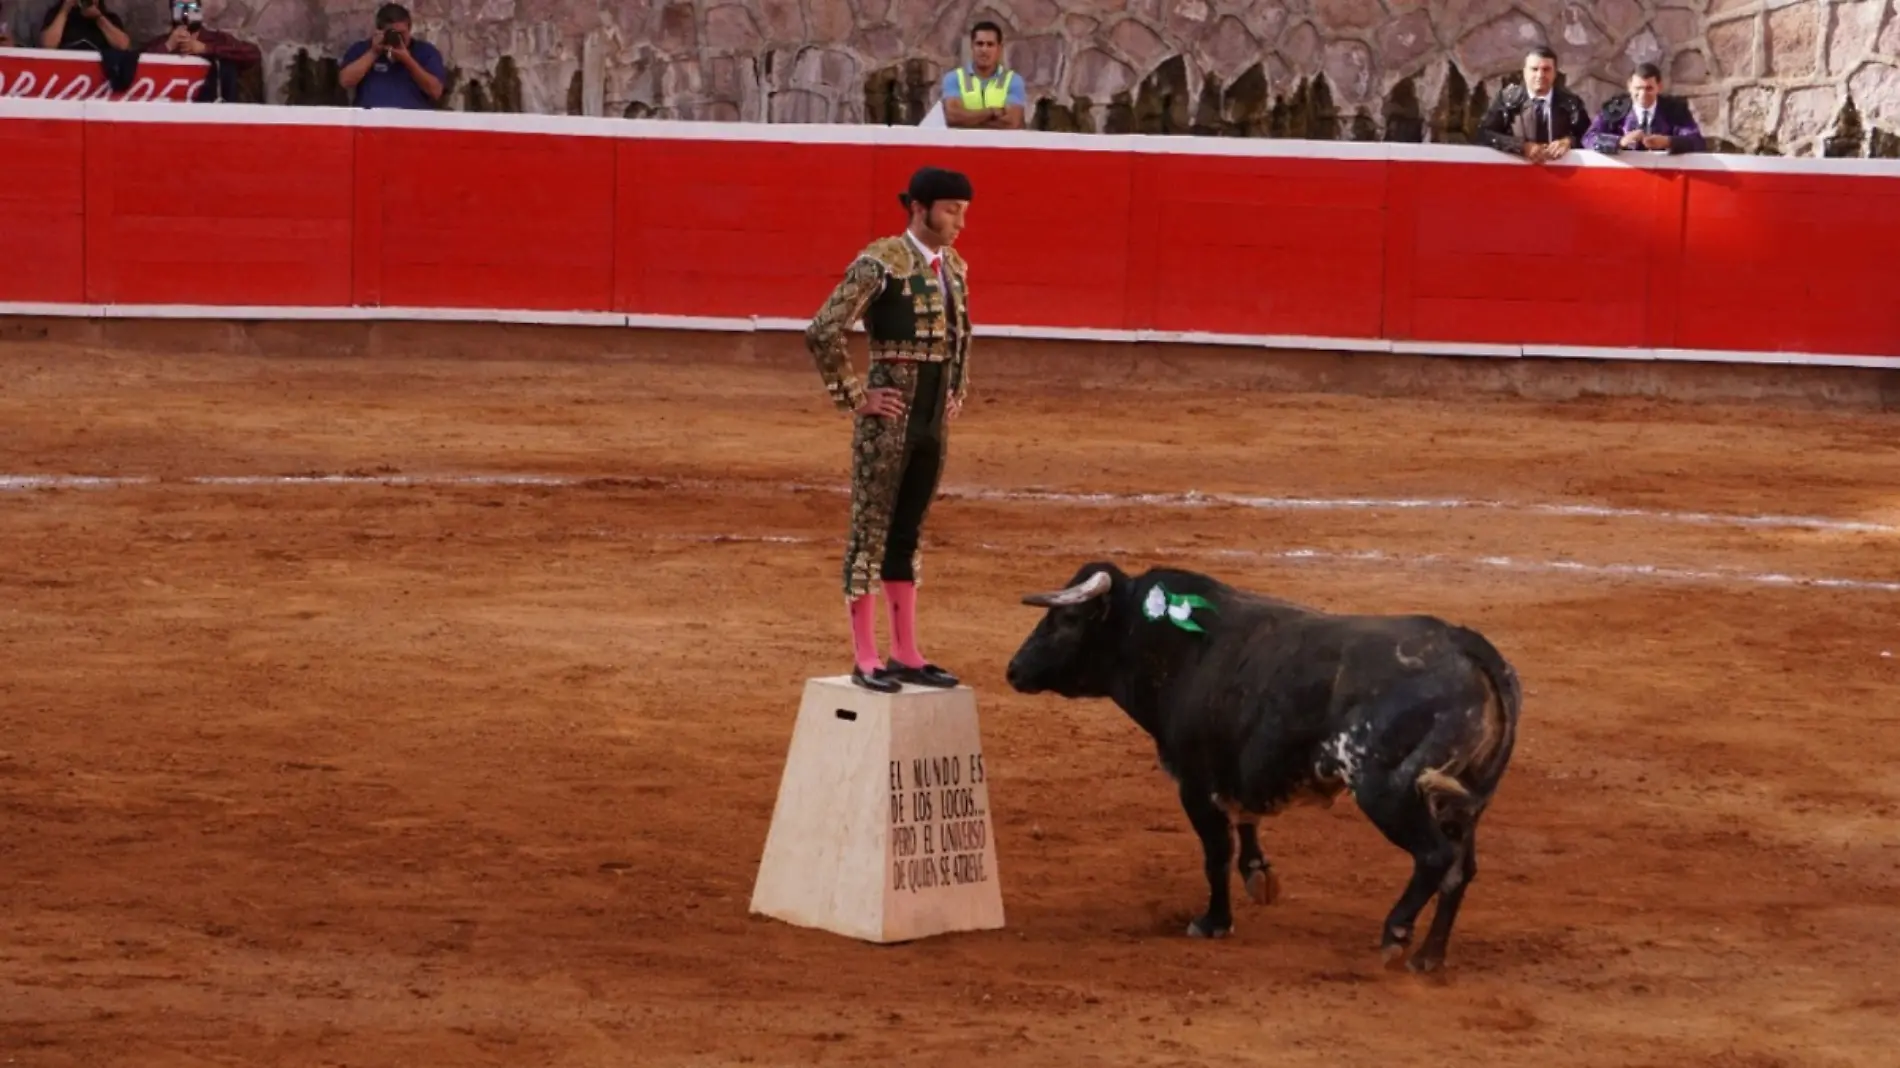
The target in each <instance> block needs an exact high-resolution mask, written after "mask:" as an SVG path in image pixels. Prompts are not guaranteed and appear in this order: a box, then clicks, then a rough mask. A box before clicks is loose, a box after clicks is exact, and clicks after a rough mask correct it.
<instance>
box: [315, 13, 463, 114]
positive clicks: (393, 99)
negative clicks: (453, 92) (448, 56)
mask: <svg viewBox="0 0 1900 1068" xmlns="http://www.w3.org/2000/svg"><path fill="white" fill-rule="evenodd" d="M448 79H449V71H448V66H447V65H446V64H444V63H443V62H442V53H441V52H439V51H437V50H436V47H435V46H434V45H432V44H430V43H429V42H427V41H420V40H417V39H416V38H415V37H413V36H411V34H410V19H409V9H408V8H406V7H403V6H402V5H401V4H384V5H383V6H382V7H379V8H377V9H376V33H375V35H374V36H372V37H371V38H370V39H369V40H367V41H358V42H356V43H355V44H353V45H351V46H350V49H349V51H347V52H345V53H343V67H342V69H341V70H338V71H337V75H336V80H337V84H338V85H341V86H342V87H343V88H345V89H354V90H355V91H356V96H355V97H354V100H355V103H356V106H357V107H359V108H413V109H418V110H430V109H433V108H434V107H435V106H436V103H437V101H439V100H441V99H442V87H443V85H444V84H445V83H446V82H447V81H448Z"/></svg>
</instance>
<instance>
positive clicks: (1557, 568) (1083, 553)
mask: <svg viewBox="0 0 1900 1068" xmlns="http://www.w3.org/2000/svg"><path fill="white" fill-rule="evenodd" d="M649 537H650V538H651V539H652V540H655V541H680V542H693V543H699V544H715V545H718V544H742V545H744V544H752V545H829V544H831V543H832V540H833V539H825V538H811V537H802V536H798V535H765V534H654V535H649ZM976 548H978V549H980V550H982V551H984V552H995V553H1011V554H1016V555H1030V556H1064V557H1074V558H1076V559H1077V560H1081V559H1083V558H1087V559H1091V560H1098V559H1108V558H1114V557H1133V558H1143V557H1146V558H1149V559H1169V558H1174V557H1194V556H1207V557H1214V558H1218V559H1226V560H1255V561H1262V562H1281V563H1369V564H1396V565H1399V566H1403V567H1454V568H1465V569H1471V568H1493V569H1499V570H1506V571H1528V572H1542V573H1551V574H1573V575H1587V576H1591V577H1594V578H1634V579H1660V580H1663V581H1674V582H1700V583H1715V584H1732V585H1751V586H1782V587H1790V588H1813V589H1831V590H1855V591H1860V592H1871V593H1900V582H1883V581H1880V580H1877V579H1856V578H1836V577H1828V576H1809V575H1784V574H1778V573H1773V572H1766V573H1764V572H1753V571H1731V570H1707V569H1701V568H1688V567H1665V566H1663V565H1660V564H1590V563H1584V562H1582V561H1577V560H1523V559H1519V558H1517V557H1512V556H1462V557H1461V556H1445V555H1442V554H1439V553H1423V554H1405V553H1389V552H1385V551H1383V550H1379V549H1353V550H1345V551H1334V550H1330V549H1280V550H1264V549H1219V548H1208V547H1206V546H1185V547H1182V548H1173V549H1169V548H1161V549H1152V548H1151V549H1130V548H1125V547H1113V546H1094V547H1091V548H1085V549H1084V548H1072V547H1059V546H1042V547H1035V546H1020V545H997V544H993V543H990V542H978V543H977V545H976Z"/></svg>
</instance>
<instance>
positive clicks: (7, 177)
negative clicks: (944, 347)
mask: <svg viewBox="0 0 1900 1068" xmlns="http://www.w3.org/2000/svg"><path fill="white" fill-rule="evenodd" d="M924 163H934V164H941V165H945V166H952V167H956V168H958V169H961V170H963V171H966V172H967V173H969V174H970V175H971V176H972V179H973V181H974V184H975V188H976V199H975V201H974V203H973V205H972V209H971V213H970V225H969V229H968V230H967V231H966V233H965V235H964V237H963V239H962V240H960V242H959V248H960V249H961V250H962V251H963V253H964V255H965V256H966V257H967V258H968V260H969V261H970V264H971V274H970V284H971V287H972V296H971V312H972V314H973V316H974V317H975V320H976V323H977V324H978V325H977V327H976V331H977V333H978V334H979V335H980V336H1015V337H1032V338H1076V339H1096V340H1102V341H1114V342H1139V341H1152V342H1199V343H1207V344H1219V345H1237V346H1254V347H1282V348H1301V349H1320V350H1340V351H1371V352H1418V353H1447V354H1459V355H1490V356H1507V357H1508V356H1582V357H1594V358H1605V357H1608V358H1617V359H1635V360H1654V359H1670V360H1674V359H1687V360H1715V361H1751V362H1763V361H1766V362H1777V363H1791V364H1792V363H1804V364H1842V365H1851V366H1868V367H1876V366H1878V367H1900V356H1896V355H1895V354H1896V352H1900V346H1896V341H1900V301H1895V300H1894V299H1893V297H1892V289H1891V278H1892V271H1891V266H1890V261H1891V256H1892V251H1891V250H1892V249H1894V248H1895V247H1900V162H1896V161H1890V160H1872V159H1801V158H1780V157H1762V156H1739V155H1719V154H1697V155H1684V156H1667V157H1656V156H1636V155H1617V156H1605V155H1599V154H1596V153H1591V152H1583V151H1577V152H1572V153H1571V154H1570V156H1569V157H1567V158H1566V159H1564V160H1562V161H1559V162H1557V163H1554V164H1546V165H1541V166H1540V165H1532V164H1529V163H1526V162H1524V161H1522V160H1519V159H1515V158H1512V157H1508V156H1505V155H1503V154H1501V153H1498V152H1494V151H1491V150H1489V149H1485V148H1480V147H1473V146H1459V145H1420V144H1392V143H1384V142H1319V141H1300V140H1273V139H1269V140H1255V139H1241V138H1198V137H1161V136H1150V135H1127V136H1115V135H1089V134H1052V133H1042V132H1033V131H1026V132H1010V131H963V130H950V129H919V128H916V127H888V126H870V125H846V124H823V125H767V124H757V123H697V122H672V121H652V120H624V119H601V118H586V117H573V116H548V115H513V114H492V113H477V114H471V113H462V112H443V111H428V112H416V111H366V110H359V109H351V108H310V107H296V108H291V107H256V106H242V105H218V106H213V105H178V106H156V105H153V104H142V103H115V102H85V103H81V102H61V101H36V100H27V99H0V235H3V236H4V240H5V245H6V247H7V253H8V254H7V255H6V256H5V257H4V258H0V312H9V313H13V314H40V315H77V316H96V317H188V318H215V319H244V320H256V319H420V320H428V319H440V320H476V321H499V322H531V323H574V324H598V325H607V326H634V327H642V326H651V327H671V328H688V329H708V330H798V329H802V328H803V326H804V325H805V323H806V322H807V321H808V319H809V316H810V315H811V314H812V312H813V311H815V310H816V309H817V307H818V305H819V304H820V303H821V302H822V301H823V300H824V298H825V295H826V293H827V292H828V291H829V289H830V287H831V286H832V285H833V284H834V283H835V282H836V281H837V279H838V277H839V275H840V274H841V272H842V271H843V269H844V266H845V264H846V263H847V262H848V261H849V260H850V259H851V257H852V256H853V255H854V254H855V253H856V252H857V250H858V249H859V248H860V247H862V246H863V245H864V244H865V243H866V242H868V241H869V240H871V239H872V238H873V237H875V236H877V235H881V234H887V233H895V232H896V231H897V230H899V229H900V228H901V226H902V225H903V212H902V209H901V208H900V206H899V205H898V202H897V192H898V191H899V190H900V189H902V188H903V186H904V182H905V179H906V178H907V176H908V175H909V173H910V172H911V170H912V169H913V168H915V167H916V166H918V165H920V164H924Z"/></svg>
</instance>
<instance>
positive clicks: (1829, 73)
mask: <svg viewBox="0 0 1900 1068" xmlns="http://www.w3.org/2000/svg"><path fill="white" fill-rule="evenodd" d="M122 2H123V0H122ZM135 2H137V3H140V4H149V5H150V7H151V10H150V11H146V10H144V8H143V7H132V8H129V9H128V11H127V15H128V17H129V21H133V22H134V23H135V24H136V23H138V22H140V21H147V22H152V23H154V24H155V23H156V22H157V21H158V20H160V19H162V18H163V15H162V10H163V8H162V4H161V3H160V0H135ZM1897 3H1900V0H1595V2H1591V3H1582V2H1577V0H1060V2H1059V0H413V2H412V3H410V8H411V10H412V11H414V12H415V13H416V16H417V25H418V29H419V32H420V34H421V35H422V36H424V37H426V38H427V39H429V40H431V41H433V42H435V43H436V44H437V46H438V47H441V48H442V49H443V51H444V53H445V55H446V56H447V58H448V62H449V64H450V66H451V68H452V72H453V81H452V99H451V102H450V104H449V105H448V106H450V107H454V108H457V109H464V110H491V111H492V110H501V111H528V112H544V113H547V112H555V113H571V114H587V115H624V116H630V117H644V116H657V117H663V118H673V119H684V120H695V119H700V120H704V119H727V120H730V119H739V120H745V121H756V122H876V123H914V122H916V121H917V119H918V118H920V117H921V116H922V114H923V112H924V111H925V110H927V109H928V107H929V105H930V104H931V103H932V102H933V101H934V99H935V89H934V86H935V84H936V81H937V79H938V77H939V76H940V75H941V73H942V72H943V71H945V70H947V69H948V68H949V67H950V66H952V65H954V64H956V63H958V62H960V61H961V60H962V59H963V57H964V55H965V42H966V40H967V38H968V28H969V26H970V25H971V24H972V23H973V22H975V21H976V20H978V19H980V18H990V19H993V20H995V21H996V22H998V23H1000V24H1002V25H1003V26H1004V27H1005V29H1006V32H1007V41H1006V46H1007V49H1008V53H1007V54H1008V57H1009V62H1010V63H1011V64H1012V65H1013V66H1015V67H1016V68H1017V69H1018V70H1019V71H1020V72H1021V73H1022V75H1023V76H1024V77H1026V78H1027V79H1028V81H1029V86H1030V100H1031V102H1032V105H1033V118H1032V122H1033V125H1035V126H1036V127H1038V128H1041V129H1049V130H1080V131H1096V132H1131V131H1134V132H1146V133H1160V134H1169V133H1174V134H1204V135H1226V136H1246V137H1261V136H1275V137H1316V138H1355V139H1378V138H1384V139H1390V140H1398V141H1419V140H1425V141H1445V142H1457V141H1461V140H1464V139H1466V138H1467V137H1468V136H1469V133H1470V130H1471V128H1472V127H1473V125H1474V124H1475V123H1476V121H1477V117H1478V115H1479V114H1481V113H1482V111H1483V108H1484V106H1485V104H1486V103H1487V102H1488V101H1489V99H1490V98H1491V97H1493V96H1495V95H1496V92H1497V89H1498V86H1499V85H1500V84H1501V82H1502V81H1503V80H1504V79H1506V78H1509V77H1514V76H1515V72H1516V71H1517V70H1518V68H1519V66H1520V65H1521V62H1522V57H1523V54H1524V52H1525V50H1526V49H1527V48H1528V47H1530V46H1531V45H1534V44H1540V43H1542V44H1548V45H1550V46H1551V47H1552V48H1553V49H1555V50H1556V52H1557V53H1558V55H1559V57H1560V64H1561V69H1562V71H1563V73H1564V77H1565V79H1566V82H1567V84H1569V85H1570V86H1571V87H1572V88H1574V89H1576V90H1577V91H1579V92H1580V93H1581V94H1582V96H1583V97H1584V99H1585V101H1586V102H1587V103H1589V104H1590V105H1591V106H1592V107H1593V108H1594V107H1595V106H1597V105H1598V104H1600V103H1601V102H1602V101H1603V100H1604V99H1605V97H1607V96H1608V95H1609V94H1610V93H1612V92H1614V91H1615V90H1616V89H1617V88H1618V87H1619V86H1620V85H1621V83H1622V82H1623V81H1624V80H1625V79H1626V78H1627V77H1628V75H1629V72H1630V70H1631V69H1632V68H1633V67H1634V66H1635V64H1637V63H1639V62H1643V61H1653V62H1656V63H1658V64H1660V65H1661V66H1662V68H1663V70H1664V71H1665V73H1666V74H1667V75H1668V76H1669V79H1670V83H1671V84H1670V88H1671V89H1672V90H1673V91H1676V92H1680V93H1683V94H1684V95H1686V96H1688V97H1689V98H1690V100H1691V101H1693V103H1694V106H1695V110H1696V114H1697V116H1698V118H1699V119H1700V120H1701V121H1702V123H1703V126H1704V128H1705V129H1706V130H1707V131H1708V132H1709V133H1710V134H1711V135H1712V136H1714V137H1715V138H1717V139H1718V140H1719V143H1720V147H1721V148H1723V149H1725V150H1728V151H1743V152H1768V153H1780V154H1787V155H1819V154H1828V155H1853V156H1859V155H1866V154H1874V155H1882V156H1890V155H1895V154H1897V153H1900V139H1896V138H1895V137H1894V136H1893V133H1892V132H1893V131H1897V130H1900V11H1897V10H1896V5H1897ZM206 7H207V9H208V13H209V15H210V21H211V22H212V23H213V24H214V25H217V26H220V27H222V28H225V29H229V30H233V31H235V32H238V33H241V34H244V35H246V36H248V37H250V38H251V39H253V40H256V41H258V42H259V44H260V45H261V46H262V47H263V48H264V50H265V54H266V57H267V60H266V63H267V69H266V71H265V77H264V93H265V94H266V97H267V99H269V100H270V101H271V102H272V103H293V104H295V103H332V102H342V100H343V96H342V94H341V93H340V92H339V91H338V90H337V87H336V57H337V56H340V55H341V54H342V52H343V49H344V48H345V47H347V46H348V44H349V43H350V42H351V41H353V40H356V39H359V38H361V37H363V36H366V35H367V34H368V32H369V29H370V25H371V15H372V12H373V11H374V10H375V8H376V0H328V2H326V0H208V3H207V5H206Z"/></svg>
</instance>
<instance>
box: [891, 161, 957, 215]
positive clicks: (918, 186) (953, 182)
mask: <svg viewBox="0 0 1900 1068" xmlns="http://www.w3.org/2000/svg"><path fill="white" fill-rule="evenodd" d="M971 192H972V190H971V189H970V179H969V178H967V177H965V176H964V175H963V174H961V173H960V172H957V171H947V170H944V169H943V168H942V167H919V168H917V173H916V174H913V175H911V176H910V189H909V191H907V192H903V193H899V194H897V202H898V203H899V204H902V205H904V207H906V208H908V207H910V206H911V205H912V204H922V205H923V206H924V207H926V208H928V207H929V206H930V205H932V204H934V203H936V202H937V201H939V200H969V199H970V194H971Z"/></svg>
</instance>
